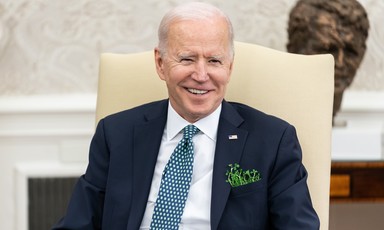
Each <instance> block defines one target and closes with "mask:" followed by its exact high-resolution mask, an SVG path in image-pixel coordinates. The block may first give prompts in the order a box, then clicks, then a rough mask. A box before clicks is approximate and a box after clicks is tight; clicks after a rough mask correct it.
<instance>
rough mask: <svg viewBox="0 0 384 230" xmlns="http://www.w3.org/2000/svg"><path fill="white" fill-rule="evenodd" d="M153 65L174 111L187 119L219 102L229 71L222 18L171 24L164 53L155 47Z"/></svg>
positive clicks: (204, 113)
mask: <svg viewBox="0 0 384 230" xmlns="http://www.w3.org/2000/svg"><path fill="white" fill-rule="evenodd" d="M155 61H156V69H157V72H158V74H159V77H160V78H161V79H162V80H164V81H165V82H166V84H167V88H168V95H169V100H170V103H171V105H172V107H173V108H174V109H175V111H176V112H177V113H178V114H179V115H180V116H181V117H183V118H184V119H185V120H187V121H189V122H195V121H197V120H199V119H201V118H203V117H205V116H208V115H209V114H211V113H212V112H213V111H214V110H215V109H216V108H217V107H218V106H219V105H220V104H221V102H222V100H223V98H224V94H225V91H226V86H227V84H228V82H229V79H230V74H231V71H232V63H233V60H232V57H231V56H230V41H229V38H228V29H227V24H226V22H225V20H223V19H213V20H212V21H209V22H207V21H206V20H184V21H175V22H173V23H172V24H171V25H170V29H169V32H168V43H167V49H166V53H165V54H164V55H161V54H160V51H159V50H158V49H157V48H156V49H155Z"/></svg>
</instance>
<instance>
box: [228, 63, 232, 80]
mask: <svg viewBox="0 0 384 230" xmlns="http://www.w3.org/2000/svg"><path fill="white" fill-rule="evenodd" d="M232 70H233V60H232V61H231V63H230V64H229V78H228V82H229V81H230V80H231V77H232Z"/></svg>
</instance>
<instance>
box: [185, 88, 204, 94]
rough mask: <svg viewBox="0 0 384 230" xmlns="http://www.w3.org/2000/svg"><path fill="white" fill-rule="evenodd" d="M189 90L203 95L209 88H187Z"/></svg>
mask: <svg viewBox="0 0 384 230" xmlns="http://www.w3.org/2000/svg"><path fill="white" fill-rule="evenodd" d="M187 90H188V92H190V93H192V94H196V95H203V94H206V93H208V90H200V89H192V88H187Z"/></svg>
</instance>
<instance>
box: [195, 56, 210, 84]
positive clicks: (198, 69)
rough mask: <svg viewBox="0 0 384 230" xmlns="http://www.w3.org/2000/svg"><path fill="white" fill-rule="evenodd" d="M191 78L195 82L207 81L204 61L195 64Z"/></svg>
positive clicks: (206, 69)
mask: <svg viewBox="0 0 384 230" xmlns="http://www.w3.org/2000/svg"><path fill="white" fill-rule="evenodd" d="M192 78H193V79H194V80H195V81H200V82H203V81H206V80H208V78H209V77H208V68H207V63H205V62H204V61H198V62H196V64H195V70H194V71H193V73H192Z"/></svg>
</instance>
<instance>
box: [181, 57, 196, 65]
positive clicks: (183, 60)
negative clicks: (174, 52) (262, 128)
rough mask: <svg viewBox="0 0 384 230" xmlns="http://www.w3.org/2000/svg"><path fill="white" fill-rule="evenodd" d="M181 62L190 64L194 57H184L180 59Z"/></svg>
mask: <svg viewBox="0 0 384 230" xmlns="http://www.w3.org/2000/svg"><path fill="white" fill-rule="evenodd" d="M179 62H180V63H184V64H189V63H192V62H193V59H192V58H189V57H182V58H180V59H179Z"/></svg>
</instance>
